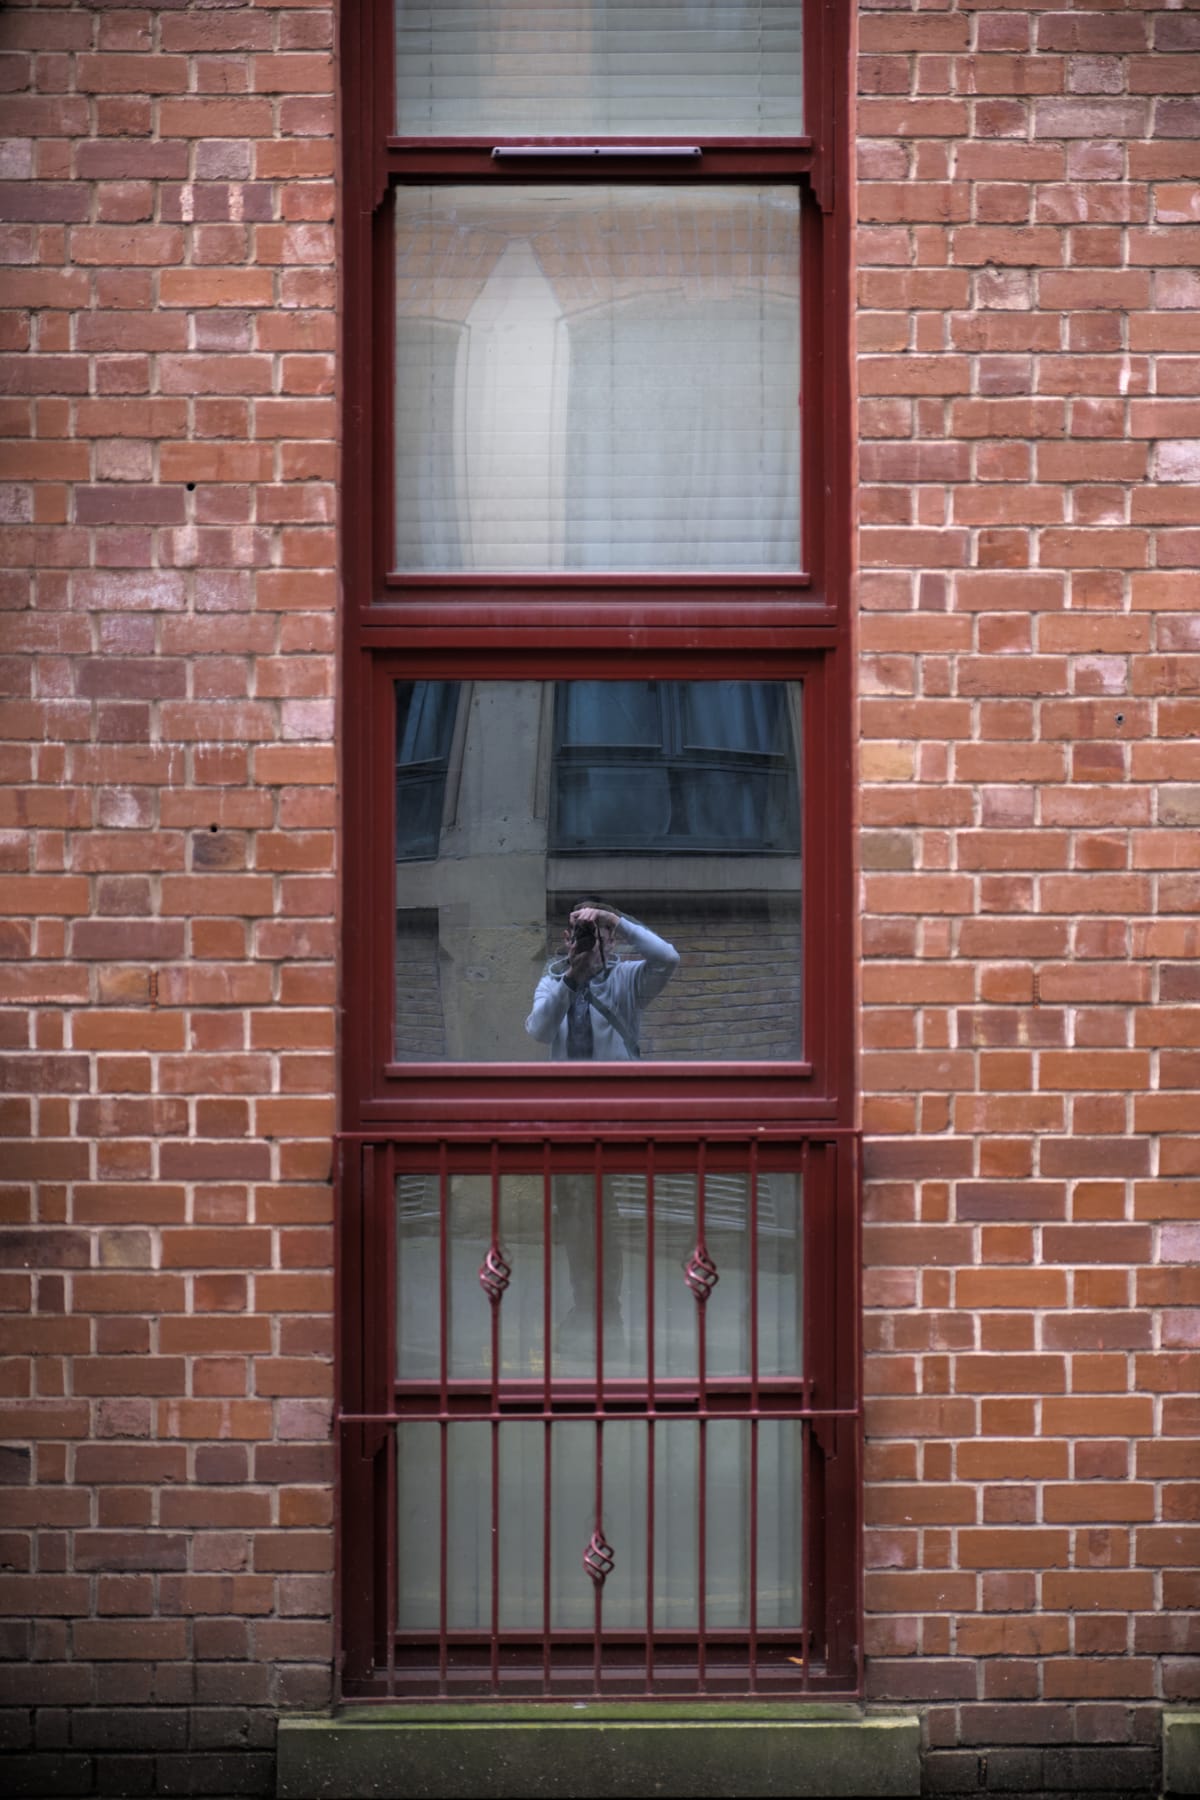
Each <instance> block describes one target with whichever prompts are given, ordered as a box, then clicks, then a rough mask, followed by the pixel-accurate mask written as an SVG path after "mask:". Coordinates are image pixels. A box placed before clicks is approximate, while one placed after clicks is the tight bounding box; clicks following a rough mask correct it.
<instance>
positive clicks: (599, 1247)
mask: <svg viewBox="0 0 1200 1800" xmlns="http://www.w3.org/2000/svg"><path fill="white" fill-rule="evenodd" d="M594 1155H595V1178H594V1181H593V1191H594V1194H595V1210H596V1411H597V1415H602V1414H603V1412H604V1153H603V1148H602V1145H601V1143H600V1141H599V1139H597V1141H596V1146H595V1152H594ZM596 1535H597V1537H599V1538H603V1537H604V1419H603V1417H602V1416H597V1419H596ZM594 1588H595V1591H594V1593H593V1596H592V1604H593V1606H594V1608H595V1615H594V1616H595V1625H594V1634H593V1638H592V1687H593V1690H594V1691H595V1693H596V1695H597V1696H599V1694H600V1692H601V1685H600V1665H601V1659H600V1644H601V1636H602V1632H603V1629H604V1616H603V1615H604V1599H603V1595H604V1583H603V1582H601V1581H597V1582H596V1583H595V1584H594Z"/></svg>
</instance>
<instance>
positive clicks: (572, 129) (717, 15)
mask: <svg viewBox="0 0 1200 1800" xmlns="http://www.w3.org/2000/svg"><path fill="white" fill-rule="evenodd" d="M801 21H802V8H801V4H800V0H666V3H665V4H659V5H654V4H644V5H643V4H639V3H638V0H462V3H461V4H454V3H453V0H451V4H448V5H446V4H442V3H441V0H425V4H423V5H422V4H420V3H419V0H397V3H396V130H397V132H398V133H399V134H400V135H401V136H404V137H424V136H429V135H438V136H443V135H444V136H456V135H462V136H478V135H479V134H480V133H481V132H482V133H485V134H486V133H489V132H490V133H494V134H495V135H496V136H497V137H532V136H546V135H553V134H557V135H569V136H571V137H589V136H594V137H629V136H631V135H634V136H637V135H641V136H648V135H656V134H657V135H662V136H668V137H675V136H678V135H679V134H680V133H683V132H692V133H695V134H696V135H697V136H702V137H707V136H717V135H720V136H728V137H761V136H764V135H769V134H788V133H796V132H799V131H800V130H802V128H803V127H802V107H801V39H802V32H801Z"/></svg>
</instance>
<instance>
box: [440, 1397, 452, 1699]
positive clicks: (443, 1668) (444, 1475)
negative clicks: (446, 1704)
mask: <svg viewBox="0 0 1200 1800" xmlns="http://www.w3.org/2000/svg"><path fill="white" fill-rule="evenodd" d="M449 1432H450V1427H449V1425H448V1424H447V1422H446V1420H445V1419H440V1420H439V1421H438V1493H439V1501H438V1693H439V1694H442V1695H446V1694H448V1693H449V1691H450V1669H449V1664H450V1620H449V1610H450V1573H449V1571H450V1556H449V1551H450V1543H449V1538H450V1443H449Z"/></svg>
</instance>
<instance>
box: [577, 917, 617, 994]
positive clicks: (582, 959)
mask: <svg viewBox="0 0 1200 1800" xmlns="http://www.w3.org/2000/svg"><path fill="white" fill-rule="evenodd" d="M620 922H621V921H620V919H619V917H618V916H617V914H616V913H614V912H609V911H608V910H607V909H606V908H605V907H599V906H577V907H576V908H575V911H574V912H573V913H572V914H571V918H570V923H569V925H568V928H567V965H568V968H567V975H566V980H567V983H568V985H569V986H571V987H573V988H581V987H584V986H585V985H586V984H587V982H588V981H590V979H591V977H592V976H593V975H594V974H595V973H596V971H597V969H600V968H602V967H603V966H604V964H605V962H606V960H607V954H608V951H609V949H610V948H611V946H612V940H613V938H614V936H615V935H616V931H617V927H618V925H619V924H620ZM579 925H593V926H594V927H595V931H596V935H595V938H594V939H593V941H592V943H591V944H588V945H584V946H577V945H576V943H575V930H576V927H577V926H579Z"/></svg>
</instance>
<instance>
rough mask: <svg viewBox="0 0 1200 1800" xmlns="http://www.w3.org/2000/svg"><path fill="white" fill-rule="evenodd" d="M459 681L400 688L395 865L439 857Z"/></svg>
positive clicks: (401, 685)
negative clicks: (419, 858) (412, 860)
mask: <svg viewBox="0 0 1200 1800" xmlns="http://www.w3.org/2000/svg"><path fill="white" fill-rule="evenodd" d="M459 685H460V684H459V683H458V682H457V681H398V682H397V683H396V860H397V862H404V861H407V860H409V859H410V858H415V857H425V856H436V855H437V852H438V833H439V831H440V830H441V824H442V807H443V803H444V799H445V793H446V770H447V767H448V766H449V759H450V742H451V739H452V738H453V735H454V717H455V713H456V712H457V710H458V689H459Z"/></svg>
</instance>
